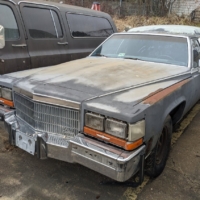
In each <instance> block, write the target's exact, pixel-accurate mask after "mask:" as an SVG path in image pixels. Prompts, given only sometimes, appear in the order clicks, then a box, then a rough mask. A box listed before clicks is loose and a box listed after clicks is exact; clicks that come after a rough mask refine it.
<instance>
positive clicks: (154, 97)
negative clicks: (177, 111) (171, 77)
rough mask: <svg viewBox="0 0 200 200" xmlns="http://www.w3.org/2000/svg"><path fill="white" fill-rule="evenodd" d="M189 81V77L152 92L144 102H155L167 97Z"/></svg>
mask: <svg viewBox="0 0 200 200" xmlns="http://www.w3.org/2000/svg"><path fill="white" fill-rule="evenodd" d="M187 82H189V79H186V80H183V81H181V82H179V83H176V84H174V85H172V86H170V87H168V88H166V89H164V90H163V89H159V90H157V91H155V92H153V93H151V94H149V95H148V96H147V97H148V98H146V99H145V100H144V101H143V103H144V104H151V105H152V104H154V103H156V102H158V101H160V100H162V99H163V98H165V97H166V96H168V95H169V94H171V93H172V92H174V91H175V90H177V89H179V88H181V87H182V86H183V85H185V84H186V83H187Z"/></svg>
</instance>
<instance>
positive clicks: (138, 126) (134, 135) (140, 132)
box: [128, 120, 145, 142]
mask: <svg viewBox="0 0 200 200" xmlns="http://www.w3.org/2000/svg"><path fill="white" fill-rule="evenodd" d="M144 135H145V120H142V121H139V122H136V123H135V124H129V131H128V141H130V142H133V141H135V140H138V139H140V138H142V137H144Z"/></svg>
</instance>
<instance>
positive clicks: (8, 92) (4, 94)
mask: <svg viewBox="0 0 200 200" xmlns="http://www.w3.org/2000/svg"><path fill="white" fill-rule="evenodd" d="M1 98H4V99H6V100H9V101H13V95H12V89H10V88H6V87H1Z"/></svg>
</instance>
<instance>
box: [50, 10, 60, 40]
mask: <svg viewBox="0 0 200 200" xmlns="http://www.w3.org/2000/svg"><path fill="white" fill-rule="evenodd" d="M49 11H50V13H51V18H52V20H53V25H54V28H55V31H56V36H57V38H59V37H58V31H57V27H56V23H55V20H54V17H53V13H52V10H51V9H50V10H49Z"/></svg>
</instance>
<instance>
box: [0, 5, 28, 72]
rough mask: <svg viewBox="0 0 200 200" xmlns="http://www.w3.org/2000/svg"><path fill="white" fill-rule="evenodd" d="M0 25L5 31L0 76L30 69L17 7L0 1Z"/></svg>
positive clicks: (0, 57)
mask: <svg viewBox="0 0 200 200" xmlns="http://www.w3.org/2000/svg"><path fill="white" fill-rule="evenodd" d="M0 25H2V26H3V27H4V29H5V40H6V41H5V47H4V48H3V49H0V74H7V73H10V72H15V71H20V70H25V69H30V68H31V62H30V56H29V53H28V48H27V43H26V40H25V35H24V31H23V28H22V23H21V18H20V15H19V13H18V10H17V7H16V6H15V5H14V4H13V3H11V2H8V1H0Z"/></svg>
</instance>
